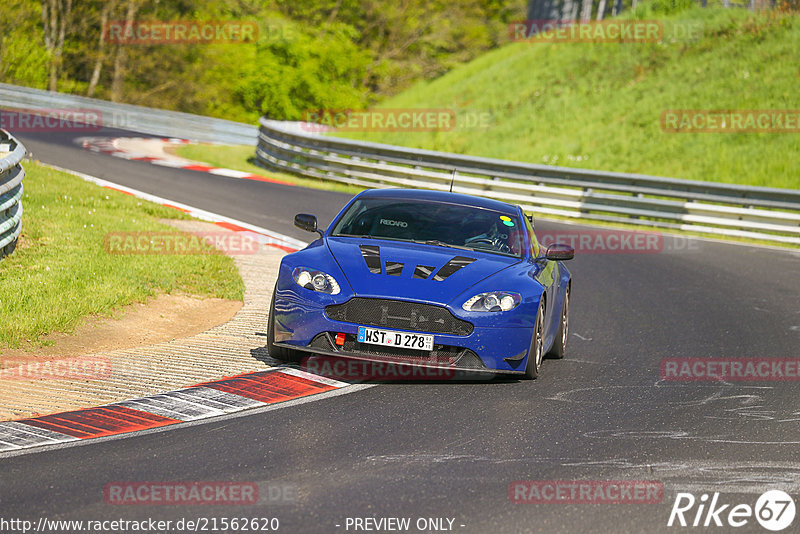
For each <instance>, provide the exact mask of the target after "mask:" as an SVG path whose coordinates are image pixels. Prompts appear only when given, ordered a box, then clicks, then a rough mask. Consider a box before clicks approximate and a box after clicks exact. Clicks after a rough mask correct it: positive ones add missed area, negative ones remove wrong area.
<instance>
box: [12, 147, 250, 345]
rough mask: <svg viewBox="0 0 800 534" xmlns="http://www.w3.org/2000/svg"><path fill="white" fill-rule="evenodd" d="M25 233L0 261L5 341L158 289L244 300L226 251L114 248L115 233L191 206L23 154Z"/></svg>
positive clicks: (19, 340)
mask: <svg viewBox="0 0 800 534" xmlns="http://www.w3.org/2000/svg"><path fill="white" fill-rule="evenodd" d="M24 167H25V171H26V173H27V174H26V177H25V181H24V185H25V194H24V197H23V207H24V209H25V213H24V216H23V231H22V237H21V240H20V242H19V245H18V246H17V250H16V251H15V252H14V253H13V254H12V255H10V256H8V257H6V258H4V259H3V260H2V261H0V317H2V321H0V349H2V348H3V347H6V348H9V347H10V348H17V347H19V346H20V345H21V344H25V345H29V344H33V345H34V346H35V345H36V344H42V342H40V341H39V339H40V337H41V336H44V335H46V334H49V333H51V332H70V331H72V329H73V328H74V327H75V326H77V325H78V324H79V323H80V322H81V321H82V320H83V319H85V318H86V317H87V316H91V315H103V316H105V315H109V314H110V313H111V312H112V311H113V310H115V309H117V308H119V307H121V306H125V305H127V304H131V303H133V302H143V301H145V300H146V299H147V298H148V297H151V296H154V295H156V294H158V293H171V292H180V293H184V294H191V295H198V296H208V297H219V298H227V299H237V300H241V299H242V296H243V293H244V284H243V283H242V280H241V278H240V276H239V273H238V271H237V269H236V267H235V265H234V263H233V260H232V259H231V258H229V257H227V256H224V255H222V254H204V255H113V254H108V253H107V252H106V251H105V235H106V233H108V232H128V231H175V229H174V228H172V227H170V226H167V225H165V224H163V223H161V222H159V219H187V218H189V217H187V216H186V215H185V214H183V213H181V212H179V211H177V210H175V209H170V208H166V207H163V206H159V205H157V204H153V203H150V202H146V201H144V200H139V199H137V198H135V197H132V196H129V195H124V194H122V193H118V192H116V191H112V190H109V189H104V188H100V187H98V186H96V185H93V184H90V183H88V182H85V181H83V180H81V179H80V178H77V177H75V176H72V175H70V174H67V173H63V172H59V171H55V170H53V169H50V168H48V167H44V166H41V165H38V164H36V163H34V162H25V163H24Z"/></svg>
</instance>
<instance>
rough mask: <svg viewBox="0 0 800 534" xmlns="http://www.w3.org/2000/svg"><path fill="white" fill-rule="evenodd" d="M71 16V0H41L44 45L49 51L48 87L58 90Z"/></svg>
mask: <svg viewBox="0 0 800 534" xmlns="http://www.w3.org/2000/svg"><path fill="white" fill-rule="evenodd" d="M71 18H72V0H42V26H43V27H44V45H45V48H47V51H48V52H49V53H50V69H49V71H50V77H49V83H48V89H50V90H51V91H57V90H58V76H59V73H60V71H61V59H62V56H63V53H64V39H65V38H66V35H67V28H69V26H70V23H71Z"/></svg>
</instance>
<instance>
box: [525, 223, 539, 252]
mask: <svg viewBox="0 0 800 534" xmlns="http://www.w3.org/2000/svg"><path fill="white" fill-rule="evenodd" d="M523 218H524V219H525V227H526V228H527V229H528V237H529V238H530V240H531V251H532V252H533V257H534V258H538V257H539V254H540V250H541V247H540V246H539V240H538V239H536V233H535V232H534V231H533V225H532V224H531V221H530V219H528V218H527V217H523Z"/></svg>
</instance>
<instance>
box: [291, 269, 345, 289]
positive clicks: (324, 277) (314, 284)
mask: <svg viewBox="0 0 800 534" xmlns="http://www.w3.org/2000/svg"><path fill="white" fill-rule="evenodd" d="M292 278H293V279H294V281H295V283H296V284H297V285H299V286H301V287H304V288H306V289H310V290H311V291H319V292H320V293H328V294H329V295H337V294H339V284H338V283H337V282H336V279H335V278H334V277H332V276H331V275H329V274H326V273H323V272H322V271H315V270H313V269H308V268H307V267H297V268H296V269H295V270H294V271H292Z"/></svg>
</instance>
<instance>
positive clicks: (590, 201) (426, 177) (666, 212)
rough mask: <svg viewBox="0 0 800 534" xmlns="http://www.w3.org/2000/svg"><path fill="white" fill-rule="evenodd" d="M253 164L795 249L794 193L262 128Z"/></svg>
mask: <svg viewBox="0 0 800 534" xmlns="http://www.w3.org/2000/svg"><path fill="white" fill-rule="evenodd" d="M256 156H257V160H258V162H259V163H260V164H261V165H263V166H266V167H269V168H273V169H277V170H281V171H286V172H290V173H294V174H299V175H303V176H307V177H310V178H318V179H322V180H332V181H336V182H341V183H346V184H352V185H357V186H362V187H415V188H424V189H438V190H445V191H446V190H448V189H449V184H450V178H451V172H452V169H453V168H456V169H457V170H458V176H457V178H456V180H455V186H454V187H453V191H454V192H457V193H467V194H472V195H478V196H484V197H489V198H495V199H499V200H505V201H509V202H512V203H515V204H519V205H521V206H522V208H523V209H525V210H526V211H531V212H534V213H536V214H539V215H545V216H547V215H553V216H558V217H568V218H574V219H584V220H596V221H605V222H614V223H627V224H636V225H644V226H650V227H656V228H665V229H677V230H685V231H693V232H699V233H706V234H717V235H724V236H733V237H742V238H752V239H761V240H767V241H774V242H781V243H789V244H797V245H800V191H797V190H790V189H776V188H768V187H750V186H742V185H731V184H722V183H717V182H701V181H694V180H681V179H677V178H662V177H658V176H648V175H643V174H626V173H615V172H605V171H592V170H584V169H571V168H567V167H551V166H546V165H534V164H529V163H521V162H515V161H505V160H499V159H489V158H481V157H475V156H465V155H458V154H448V153H445V152H434V151H430V150H419V149H413V148H405V147H399V146H393V145H385V144H379V143H368V142H363V141H353V140H349V139H341V138H336V137H331V136H320V135H318V134H316V133H312V132H304V131H302V129H298V128H291V129H289V128H287V127H285V126H284V125H283V123H281V122H278V121H272V120H268V119H264V118H262V119H261V121H260V131H259V137H258V146H257V148H256Z"/></svg>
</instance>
